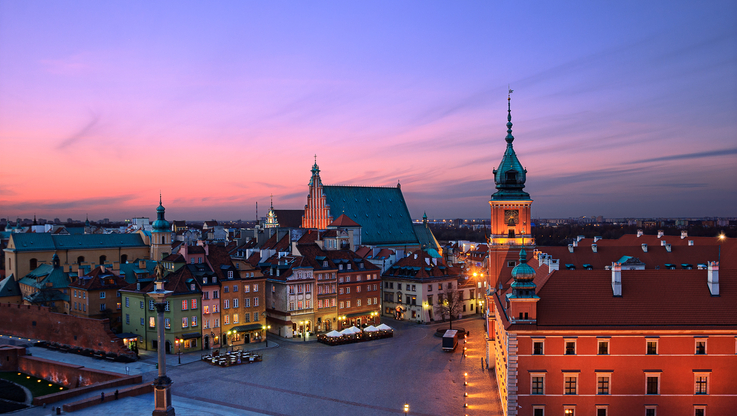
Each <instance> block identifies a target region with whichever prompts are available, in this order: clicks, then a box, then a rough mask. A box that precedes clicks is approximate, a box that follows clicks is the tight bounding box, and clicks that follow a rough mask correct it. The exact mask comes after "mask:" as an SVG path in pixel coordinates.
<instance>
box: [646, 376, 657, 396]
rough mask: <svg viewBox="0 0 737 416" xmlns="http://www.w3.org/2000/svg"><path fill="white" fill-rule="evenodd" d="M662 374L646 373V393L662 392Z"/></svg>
mask: <svg viewBox="0 0 737 416" xmlns="http://www.w3.org/2000/svg"><path fill="white" fill-rule="evenodd" d="M659 381H660V374H645V393H646V394H660V388H659V387H660V383H659Z"/></svg>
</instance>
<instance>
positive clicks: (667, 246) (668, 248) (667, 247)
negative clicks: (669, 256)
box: [665, 244, 672, 253]
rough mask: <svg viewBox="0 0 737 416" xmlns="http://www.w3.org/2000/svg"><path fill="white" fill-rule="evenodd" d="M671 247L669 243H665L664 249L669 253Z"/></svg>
mask: <svg viewBox="0 0 737 416" xmlns="http://www.w3.org/2000/svg"><path fill="white" fill-rule="evenodd" d="M671 248H672V247H671V245H670V244H666V245H665V251H667V252H668V253H670V251H671Z"/></svg>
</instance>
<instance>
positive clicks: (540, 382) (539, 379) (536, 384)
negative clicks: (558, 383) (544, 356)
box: [530, 374, 545, 394]
mask: <svg viewBox="0 0 737 416" xmlns="http://www.w3.org/2000/svg"><path fill="white" fill-rule="evenodd" d="M531 382H532V386H531V387H530V394H545V375H544V374H532V377H531Z"/></svg>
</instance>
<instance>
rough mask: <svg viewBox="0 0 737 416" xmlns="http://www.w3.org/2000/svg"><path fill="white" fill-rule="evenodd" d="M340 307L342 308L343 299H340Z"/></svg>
mask: <svg viewBox="0 0 737 416" xmlns="http://www.w3.org/2000/svg"><path fill="white" fill-rule="evenodd" d="M340 309H343V301H340Z"/></svg>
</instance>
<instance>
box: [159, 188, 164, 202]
mask: <svg viewBox="0 0 737 416" xmlns="http://www.w3.org/2000/svg"><path fill="white" fill-rule="evenodd" d="M159 205H164V204H162V203H161V190H159Z"/></svg>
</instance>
